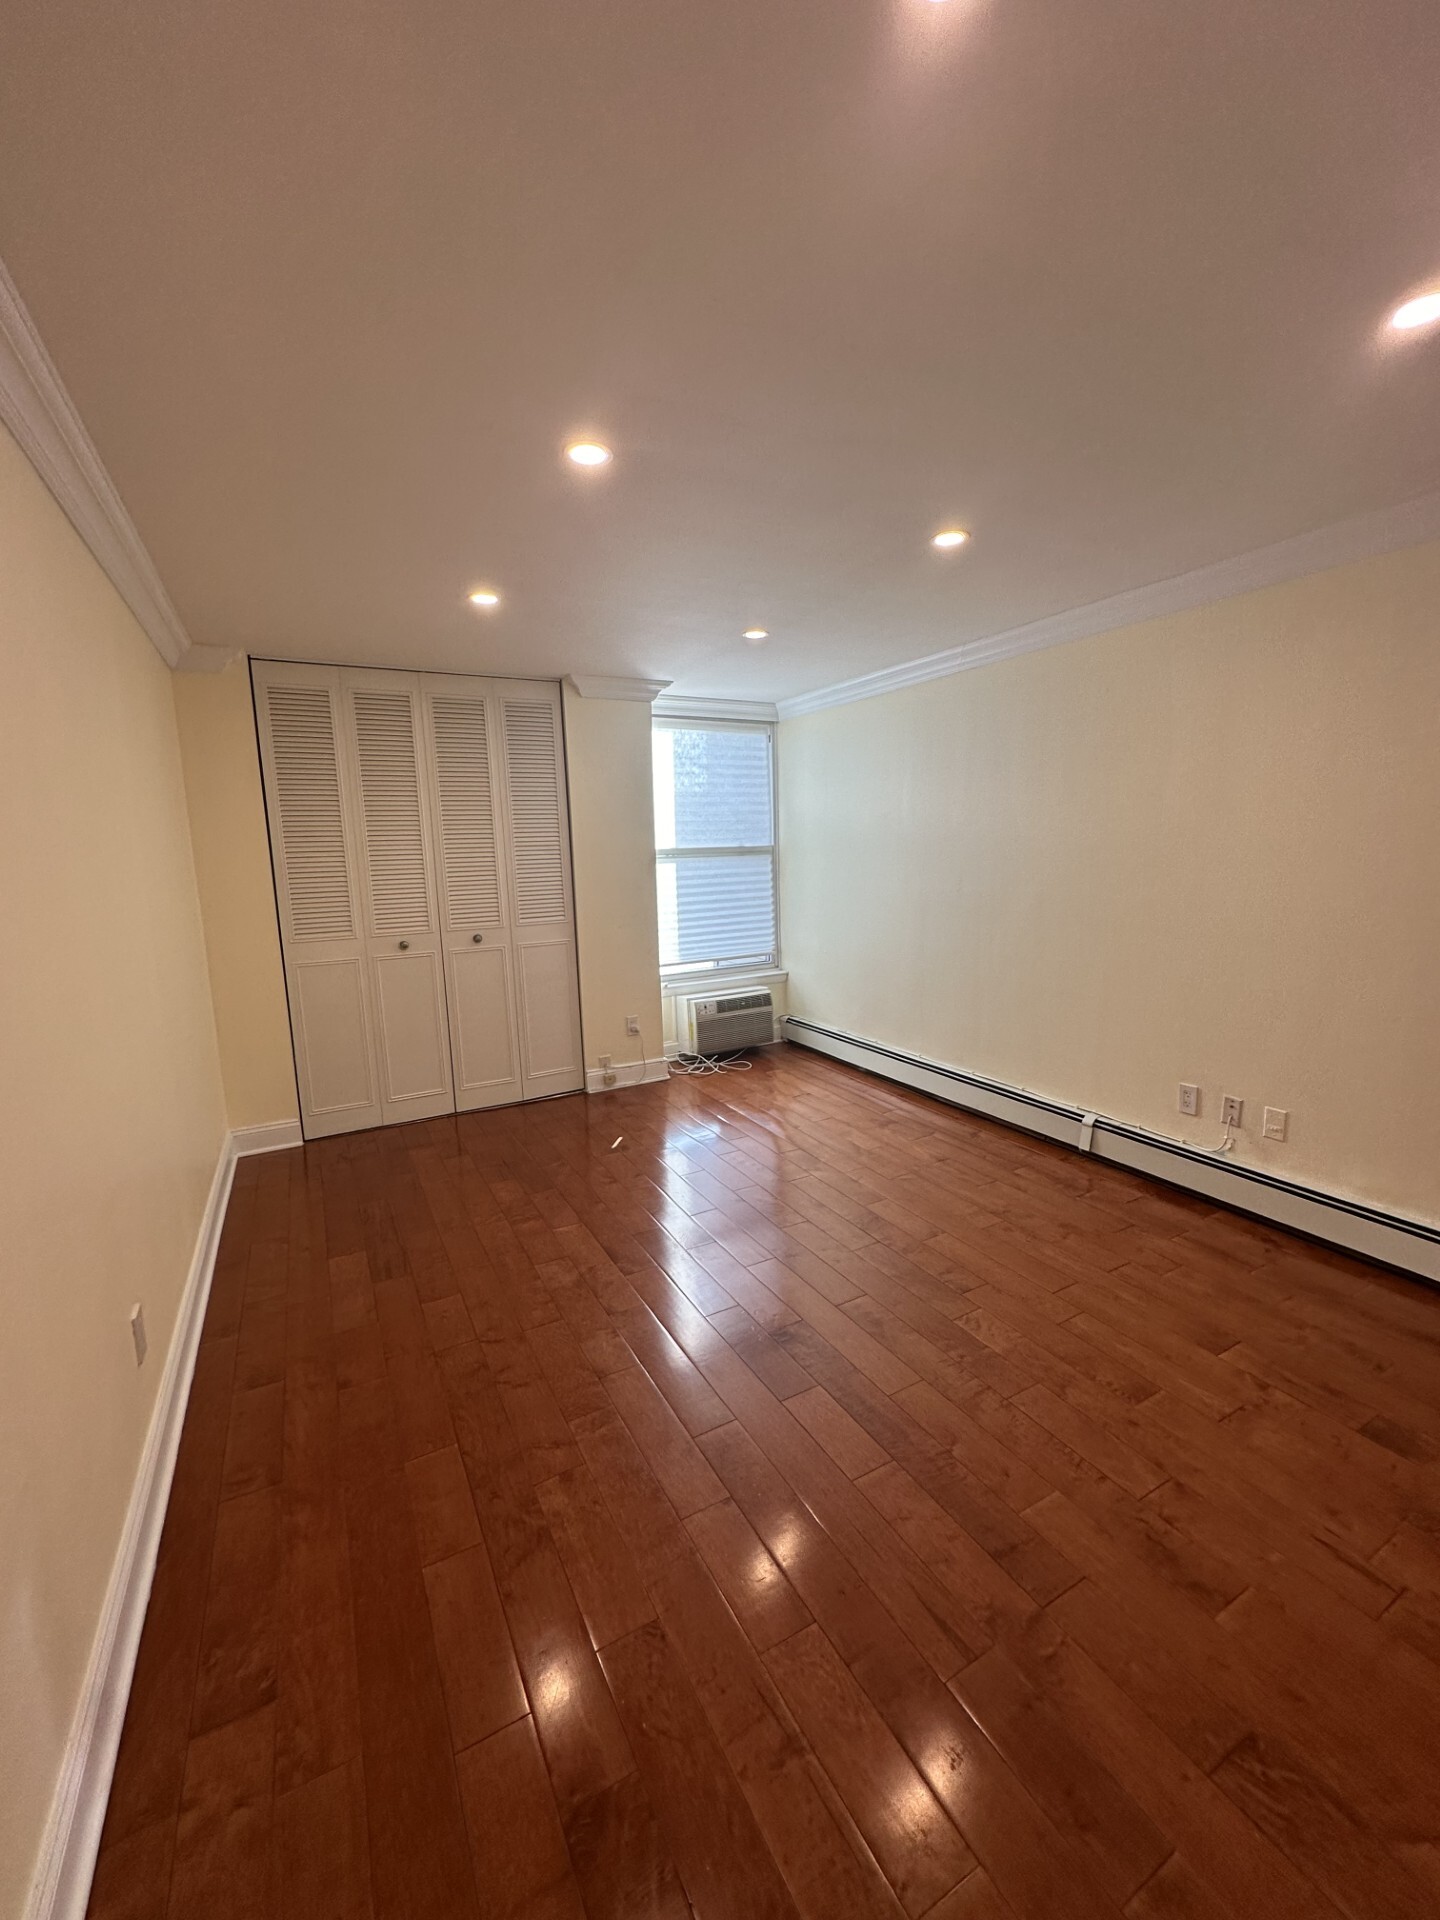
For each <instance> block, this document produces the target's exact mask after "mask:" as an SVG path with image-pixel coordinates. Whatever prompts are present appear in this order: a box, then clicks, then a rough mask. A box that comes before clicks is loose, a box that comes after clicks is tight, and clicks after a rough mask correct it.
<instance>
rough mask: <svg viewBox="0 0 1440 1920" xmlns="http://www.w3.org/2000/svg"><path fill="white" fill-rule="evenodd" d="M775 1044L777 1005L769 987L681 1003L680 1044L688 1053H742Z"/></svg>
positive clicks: (690, 997)
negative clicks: (745, 1049) (750, 1048)
mask: <svg viewBox="0 0 1440 1920" xmlns="http://www.w3.org/2000/svg"><path fill="white" fill-rule="evenodd" d="M774 1040H775V1001H774V998H773V996H772V995H771V993H770V990H769V988H768V987H763V988H753V989H751V990H750V991H749V992H745V993H720V994H715V993H711V994H690V995H688V996H687V997H686V998H685V999H683V1000H682V1001H681V1002H680V1044H681V1046H682V1048H683V1049H684V1051H685V1052H686V1053H698V1054H704V1055H706V1056H709V1055H711V1054H716V1053H739V1052H740V1051H741V1050H742V1049H743V1048H745V1047H768V1046H772V1045H773V1044H774Z"/></svg>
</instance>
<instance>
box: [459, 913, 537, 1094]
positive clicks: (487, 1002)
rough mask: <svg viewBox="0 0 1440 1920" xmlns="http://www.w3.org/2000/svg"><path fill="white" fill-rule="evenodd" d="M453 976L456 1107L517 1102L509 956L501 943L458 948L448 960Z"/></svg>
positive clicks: (517, 1082) (512, 997)
mask: <svg viewBox="0 0 1440 1920" xmlns="http://www.w3.org/2000/svg"><path fill="white" fill-rule="evenodd" d="M449 977H450V1023H451V1031H452V1033H453V1034H454V1037H455V1088H456V1104H457V1105H458V1106H460V1107H462V1108H466V1107H476V1106H492V1105H495V1104H497V1103H498V1102H500V1101H502V1100H515V1099H518V1097H519V1084H520V1083H519V1076H518V1074H517V1073H516V1068H515V1048H514V1045H513V1043H512V1041H511V1029H512V1026H513V1018H512V1008H513V1005H514V996H513V994H512V993H511V990H510V956H509V954H508V953H507V952H506V950H505V948H504V947H502V946H499V945H496V946H490V947H484V946H481V947H477V946H463V947H460V948H458V949H457V950H456V952H455V953H454V954H453V955H452V956H450V976H449Z"/></svg>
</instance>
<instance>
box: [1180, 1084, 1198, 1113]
mask: <svg viewBox="0 0 1440 1920" xmlns="http://www.w3.org/2000/svg"><path fill="white" fill-rule="evenodd" d="M1180 1111H1181V1113H1199V1111H1200V1089H1199V1087H1197V1086H1193V1085H1192V1084H1191V1083H1190V1081H1188V1080H1182V1081H1181V1082H1180Z"/></svg>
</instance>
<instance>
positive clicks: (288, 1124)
mask: <svg viewBox="0 0 1440 1920" xmlns="http://www.w3.org/2000/svg"><path fill="white" fill-rule="evenodd" d="M230 1138H231V1139H232V1140H233V1141H234V1142H235V1157H236V1159H243V1158H244V1156H245V1155H246V1154H247V1153H277V1152H279V1150H280V1148H281V1147H303V1146H304V1144H305V1136H304V1134H303V1133H301V1131H300V1122H299V1121H298V1120H270V1121H267V1122H266V1124H265V1125H264V1126H263V1127H236V1128H235V1130H234V1131H233V1133H232V1134H231V1135H230Z"/></svg>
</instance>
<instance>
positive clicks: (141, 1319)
mask: <svg viewBox="0 0 1440 1920" xmlns="http://www.w3.org/2000/svg"><path fill="white" fill-rule="evenodd" d="M130 1338H131V1339H132V1340H133V1341H134V1342H135V1364H136V1366H137V1367H143V1366H144V1364H145V1355H146V1353H147V1352H148V1351H149V1347H150V1342H149V1341H148V1340H147V1339H146V1338H145V1309H144V1307H142V1306H141V1304H140V1302H139V1301H138V1300H137V1301H136V1302H135V1304H134V1306H133V1307H131V1309H130Z"/></svg>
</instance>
